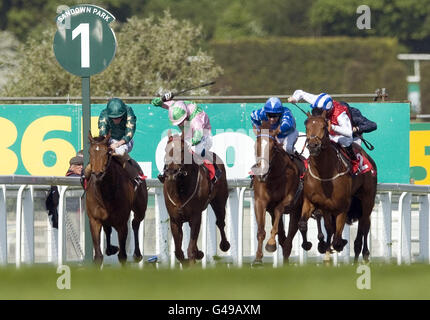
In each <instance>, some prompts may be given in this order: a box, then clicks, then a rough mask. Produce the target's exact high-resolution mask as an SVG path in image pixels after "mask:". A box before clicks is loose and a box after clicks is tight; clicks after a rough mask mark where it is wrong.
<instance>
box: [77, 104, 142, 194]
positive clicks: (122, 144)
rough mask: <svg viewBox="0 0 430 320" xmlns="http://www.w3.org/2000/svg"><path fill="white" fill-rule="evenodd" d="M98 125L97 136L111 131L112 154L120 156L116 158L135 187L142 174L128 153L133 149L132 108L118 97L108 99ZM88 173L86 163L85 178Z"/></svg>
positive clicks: (134, 122)
mask: <svg viewBox="0 0 430 320" xmlns="http://www.w3.org/2000/svg"><path fill="white" fill-rule="evenodd" d="M98 127H99V136H106V135H107V134H108V133H109V132H110V133H111V138H110V140H109V144H110V148H111V149H112V150H113V151H114V155H119V156H121V157H117V159H118V160H120V161H121V162H122V163H123V166H124V169H125V170H126V171H127V173H128V175H129V177H130V179H131V180H132V182H133V184H134V185H135V187H137V186H138V185H139V184H140V183H141V182H142V181H141V179H143V178H144V176H143V172H142V170H141V168H140V166H139V164H138V163H137V162H136V161H135V160H133V159H131V158H130V156H129V155H128V154H129V153H130V152H131V150H132V149H133V145H134V141H133V136H134V133H135V131H136V116H135V115H134V112H133V109H132V108H131V107H130V106H128V105H126V104H125V103H124V102H123V101H122V100H121V99H119V98H112V99H110V100H109V101H108V103H107V106H106V108H105V109H103V110H102V111H101V113H100V116H99V120H98ZM90 175H91V167H90V165H88V166H87V168H85V178H86V179H87V180H88V178H89V176H90Z"/></svg>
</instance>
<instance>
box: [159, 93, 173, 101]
mask: <svg viewBox="0 0 430 320" xmlns="http://www.w3.org/2000/svg"><path fill="white" fill-rule="evenodd" d="M172 99H173V92H171V91H169V92H167V93H165V94H163V95H162V96H161V100H162V101H163V102H166V101H169V100H172Z"/></svg>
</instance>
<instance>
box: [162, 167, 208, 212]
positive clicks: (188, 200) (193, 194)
mask: <svg viewBox="0 0 430 320" xmlns="http://www.w3.org/2000/svg"><path fill="white" fill-rule="evenodd" d="M198 171H199V172H198V174H197V181H196V187H195V188H194V191H193V193H192V194H191V196H190V197H189V198H188V199H187V201H185V202H184V203H183V204H182V205H181V206H178V205H177V204H176V203H175V201H173V199H172V198H171V196H170V194H169V190H168V189H167V188H166V193H167V198H168V199H169V201H170V202H171V203H172V204H173V205H174V206H175V207H176V208H178V209H179V210H182V209H183V208H184V207H185V206H186V205H187V204H188V202H190V201H191V199H192V198H194V196H195V195H196V192H197V189H198V187H199V184H200V168H199V170H198Z"/></svg>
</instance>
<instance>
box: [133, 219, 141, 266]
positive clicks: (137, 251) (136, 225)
mask: <svg viewBox="0 0 430 320" xmlns="http://www.w3.org/2000/svg"><path fill="white" fill-rule="evenodd" d="M141 221H142V220H140V219H136V214H135V215H134V218H133V221H132V222H131V226H132V228H133V234H134V254H133V259H134V261H135V262H140V261H141V260H142V259H143V257H142V253H141V252H140V248H139V227H140V222H141Z"/></svg>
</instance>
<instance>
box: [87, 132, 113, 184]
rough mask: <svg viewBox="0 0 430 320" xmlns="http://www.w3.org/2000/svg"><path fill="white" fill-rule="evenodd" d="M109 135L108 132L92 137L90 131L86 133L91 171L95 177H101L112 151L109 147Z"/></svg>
mask: <svg viewBox="0 0 430 320" xmlns="http://www.w3.org/2000/svg"><path fill="white" fill-rule="evenodd" d="M110 136H111V135H110V132H109V133H108V134H107V135H106V136H105V137H104V136H100V137H93V136H92V134H91V131H90V132H89V133H88V140H89V141H90V150H89V154H90V164H91V172H92V173H94V174H95V175H96V177H97V179H101V178H102V177H103V175H104V173H105V172H106V167H107V166H108V162H109V159H110V156H111V151H112V150H111V149H110V147H109V139H110Z"/></svg>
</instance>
